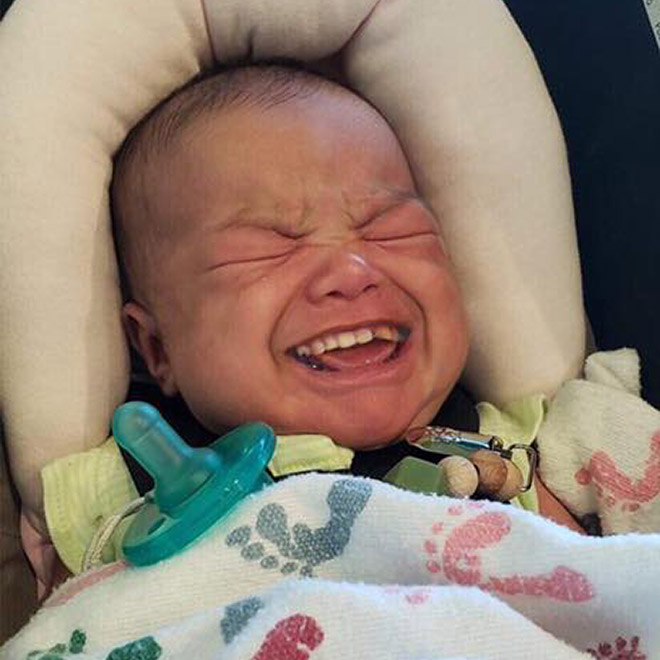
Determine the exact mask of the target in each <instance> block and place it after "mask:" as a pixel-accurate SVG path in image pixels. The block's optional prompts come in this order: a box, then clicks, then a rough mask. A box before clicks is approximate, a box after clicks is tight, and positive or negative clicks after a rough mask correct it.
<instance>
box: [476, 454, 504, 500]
mask: <svg viewBox="0 0 660 660" xmlns="http://www.w3.org/2000/svg"><path fill="white" fill-rule="evenodd" d="M470 460H471V461H472V463H474V465H475V467H476V468H477V472H478V473H479V492H480V493H482V494H483V495H485V496H486V497H494V496H495V494H496V493H497V492H498V491H499V490H500V488H502V486H504V483H505V482H506V475H507V468H506V464H505V462H504V459H503V458H502V457H501V456H500V455H499V454H498V453H496V452H494V451H490V450H488V449H479V450H478V451H475V452H474V454H472V456H470Z"/></svg>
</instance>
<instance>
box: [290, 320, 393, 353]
mask: <svg viewBox="0 0 660 660" xmlns="http://www.w3.org/2000/svg"><path fill="white" fill-rule="evenodd" d="M373 339H385V340H386V341H397V342H398V341H401V339H402V337H401V333H400V332H399V331H398V330H397V329H396V328H395V327H394V326H391V325H379V326H377V327H375V328H358V329H357V330H348V331H346V332H339V333H337V334H334V335H325V336H324V337H320V338H319V339H314V340H313V341H312V342H310V343H309V344H300V345H299V346H296V354H297V355H299V356H301V357H302V356H305V355H323V353H326V352H328V351H334V350H336V349H338V348H350V347H351V346H355V345H356V344H368V343H369V342H370V341H372V340H373Z"/></svg>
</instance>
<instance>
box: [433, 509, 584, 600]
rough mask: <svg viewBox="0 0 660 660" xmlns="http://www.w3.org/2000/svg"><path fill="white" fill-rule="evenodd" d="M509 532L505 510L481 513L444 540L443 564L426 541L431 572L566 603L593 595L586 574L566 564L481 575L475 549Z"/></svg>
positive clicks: (491, 588)
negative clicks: (529, 572)
mask: <svg viewBox="0 0 660 660" xmlns="http://www.w3.org/2000/svg"><path fill="white" fill-rule="evenodd" d="M510 531H511V520H510V519H509V517H508V516H507V515H506V514H504V513H497V512H484V513H481V514H479V515H477V516H475V517H474V518H472V519H470V520H468V521H467V522H465V523H463V524H462V525H460V526H459V527H457V528H456V529H454V530H453V531H452V532H451V534H450V535H449V537H448V538H447V540H446V541H445V545H444V549H443V551H442V565H440V563H438V562H437V561H436V560H435V559H433V558H432V557H433V556H434V555H437V552H436V551H435V544H434V543H433V544H429V543H428V542H427V543H426V544H425V546H424V550H425V552H426V554H427V555H429V557H430V559H429V561H427V569H428V570H429V572H431V573H439V572H440V571H441V570H442V571H444V574H445V576H446V578H447V579H448V580H449V581H451V582H454V583H456V584H461V585H471V586H477V587H479V588H480V589H483V590H485V591H495V592H497V593H501V594H506V595H509V596H513V595H518V594H524V595H527V596H545V597H548V598H553V599H555V600H560V601H565V602H584V601H587V600H590V599H592V598H593V597H594V589H593V587H592V585H591V583H590V582H589V580H588V579H587V577H586V576H585V575H583V574H582V573H579V572H578V571H574V570H573V569H571V568H567V567H566V566H557V567H556V568H555V569H554V570H553V571H552V572H550V573H548V574H542V575H515V574H514V575H511V576H504V577H499V576H487V577H485V578H484V577H483V576H482V570H481V557H480V554H479V552H478V551H480V550H483V549H484V548H488V547H490V546H493V545H497V544H498V543H500V541H501V540H502V539H503V538H504V537H505V536H506V535H507V534H509V532H510Z"/></svg>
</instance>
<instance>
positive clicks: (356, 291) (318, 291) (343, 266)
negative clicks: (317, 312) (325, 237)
mask: <svg viewBox="0 0 660 660" xmlns="http://www.w3.org/2000/svg"><path fill="white" fill-rule="evenodd" d="M382 279H383V276H382V274H381V272H380V271H379V270H378V269H377V268H376V267H374V266H373V265H372V264H371V263H370V262H369V261H368V260H367V259H366V258H365V257H364V256H363V255H362V254H360V253H359V252H356V251H353V250H339V251H337V252H335V253H334V254H332V255H331V256H329V258H328V259H327V260H326V261H324V263H323V265H322V266H321V267H320V268H319V270H318V271H317V272H316V273H315V274H314V276H313V277H312V278H311V279H310V282H309V284H308V287H307V295H308V298H309V299H310V300H311V301H312V302H315V303H318V302H322V301H323V300H325V299H327V298H335V299H344V300H354V299H356V298H358V297H359V296H361V295H362V294H364V293H367V292H368V291H370V290H372V289H373V290H375V289H377V288H378V286H379V284H380V283H381V281H382Z"/></svg>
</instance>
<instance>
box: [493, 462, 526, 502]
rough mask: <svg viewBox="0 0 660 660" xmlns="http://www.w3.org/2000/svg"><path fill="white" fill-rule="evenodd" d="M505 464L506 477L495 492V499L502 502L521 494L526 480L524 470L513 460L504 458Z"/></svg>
mask: <svg viewBox="0 0 660 660" xmlns="http://www.w3.org/2000/svg"><path fill="white" fill-rule="evenodd" d="M504 464H505V465H506V479H505V481H504V485H503V486H502V488H500V489H499V490H498V491H497V493H495V499H498V500H500V502H508V501H509V500H511V499H513V498H514V497H515V496H516V495H520V493H521V492H522V487H523V484H524V482H525V480H524V479H523V476H522V472H521V471H520V469H519V468H518V466H517V465H516V464H515V463H514V462H513V461H509V460H507V459H504Z"/></svg>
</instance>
